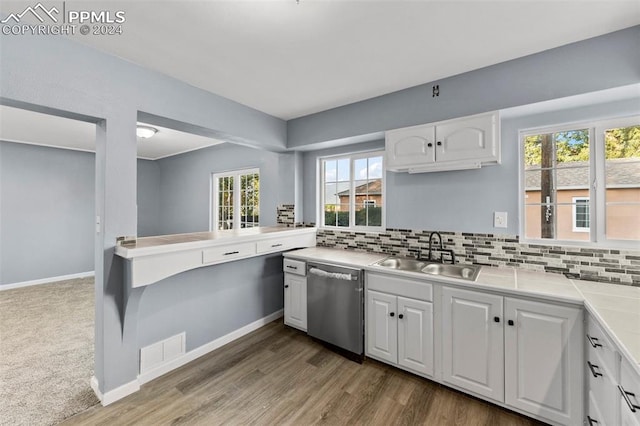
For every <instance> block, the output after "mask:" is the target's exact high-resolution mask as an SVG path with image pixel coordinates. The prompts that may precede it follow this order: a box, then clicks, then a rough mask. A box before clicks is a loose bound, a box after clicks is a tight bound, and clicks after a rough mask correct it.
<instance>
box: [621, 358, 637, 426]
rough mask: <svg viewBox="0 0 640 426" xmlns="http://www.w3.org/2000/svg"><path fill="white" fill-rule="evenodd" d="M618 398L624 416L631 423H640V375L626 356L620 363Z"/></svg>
mask: <svg viewBox="0 0 640 426" xmlns="http://www.w3.org/2000/svg"><path fill="white" fill-rule="evenodd" d="M618 400H619V402H620V414H621V415H622V418H624V419H628V421H629V424H638V425H640V377H639V376H638V374H637V373H636V371H635V370H634V369H633V368H631V365H629V361H628V360H627V359H626V358H622V362H621V363H620V386H619V387H618ZM634 421H635V423H634Z"/></svg>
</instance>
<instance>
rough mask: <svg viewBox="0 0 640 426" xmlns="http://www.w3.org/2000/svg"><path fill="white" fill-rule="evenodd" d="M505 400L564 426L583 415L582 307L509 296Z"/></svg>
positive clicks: (505, 335)
mask: <svg viewBox="0 0 640 426" xmlns="http://www.w3.org/2000/svg"><path fill="white" fill-rule="evenodd" d="M504 316H505V319H506V322H507V325H506V327H505V330H504V343H505V350H504V353H505V356H504V359H505V402H506V403H507V405H509V406H511V407H516V408H519V409H521V410H524V411H526V412H529V413H535V414H536V415H538V416H542V417H544V418H546V419H550V420H553V421H555V422H558V423H560V424H572V423H577V422H579V421H580V419H581V418H582V367H581V365H582V331H581V330H582V311H581V310H580V309H576V308H569V307H564V306H558V305H551V304H547V303H540V302H532V301H528V300H521V299H513V298H505V315H504Z"/></svg>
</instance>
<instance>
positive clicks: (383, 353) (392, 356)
mask: <svg viewBox="0 0 640 426" xmlns="http://www.w3.org/2000/svg"><path fill="white" fill-rule="evenodd" d="M396 318H397V312H396V296H390V295H388V294H385V293H378V292H377V291H367V327H366V328H367V333H366V335H367V355H368V356H371V357H373V358H378V359H380V360H383V361H388V362H392V363H394V364H395V363H397V362H398V335H397V334H398V330H397V327H398V325H397V320H396Z"/></svg>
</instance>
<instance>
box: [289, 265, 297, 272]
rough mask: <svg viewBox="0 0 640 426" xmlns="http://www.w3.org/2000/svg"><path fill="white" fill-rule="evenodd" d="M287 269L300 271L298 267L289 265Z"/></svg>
mask: <svg viewBox="0 0 640 426" xmlns="http://www.w3.org/2000/svg"><path fill="white" fill-rule="evenodd" d="M287 268H289V269H295V270H296V271H297V270H298V267H297V266H291V265H287Z"/></svg>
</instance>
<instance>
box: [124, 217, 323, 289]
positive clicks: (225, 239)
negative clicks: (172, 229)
mask: <svg viewBox="0 0 640 426" xmlns="http://www.w3.org/2000/svg"><path fill="white" fill-rule="evenodd" d="M315 245H316V228H309V227H285V226H267V227H257V228H246V229H239V230H224V231H216V232H194V233H188V234H174V235H162V236H154V237H143V238H138V239H136V241H135V242H133V243H130V244H128V243H125V244H120V245H118V246H117V247H116V251H115V253H116V255H118V256H120V257H122V258H124V259H126V260H127V262H126V270H125V276H126V279H127V280H128V281H129V285H130V286H131V287H132V288H136V287H142V286H147V285H150V284H154V283H156V282H158V281H160V280H162V279H164V278H167V277H170V276H172V275H175V274H178V273H180V272H184V271H188V270H191V269H195V268H200V267H204V266H210V265H215V264H219V263H224V262H230V261H233V260H239V259H246V258H249V257H254V256H262V255H265V254H269V253H276V252H281V251H285V250H290V249H294V248H304V247H313V246H315Z"/></svg>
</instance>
